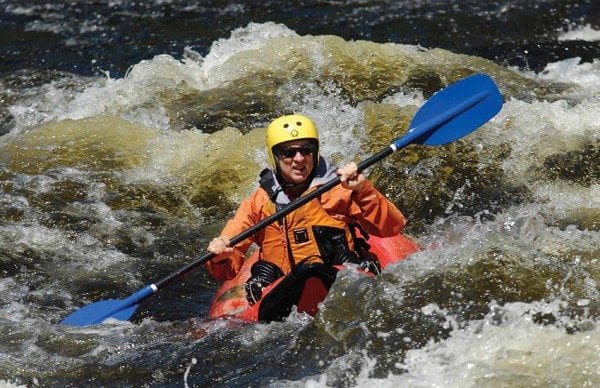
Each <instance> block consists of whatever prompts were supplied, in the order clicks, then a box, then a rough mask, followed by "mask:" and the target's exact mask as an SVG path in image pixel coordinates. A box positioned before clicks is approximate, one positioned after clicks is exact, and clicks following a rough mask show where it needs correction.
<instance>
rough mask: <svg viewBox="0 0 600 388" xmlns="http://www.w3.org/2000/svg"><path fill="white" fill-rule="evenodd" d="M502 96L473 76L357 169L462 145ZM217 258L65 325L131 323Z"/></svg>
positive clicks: (96, 306)
mask: <svg viewBox="0 0 600 388" xmlns="http://www.w3.org/2000/svg"><path fill="white" fill-rule="evenodd" d="M502 103H503V100H502V95H501V94H500V92H499V91H498V88H497V87H496V85H495V84H494V81H492V79H491V78H490V77H488V76H486V75H483V74H474V75H472V76H470V77H467V78H465V79H462V80H460V81H458V82H455V83H453V84H451V85H449V86H448V87H446V88H444V89H442V90H440V91H439V92H437V93H436V94H434V95H433V96H432V97H431V98H430V99H429V100H428V101H426V102H425V104H423V106H422V107H421V108H420V109H419V111H418V112H417V113H416V114H415V116H414V118H413V120H412V122H411V125H410V129H409V130H408V133H407V134H406V135H404V136H402V137H400V138H398V139H396V140H395V141H394V142H393V143H391V144H390V145H389V146H388V147H386V148H385V149H383V150H382V151H380V152H379V153H377V154H375V155H373V156H371V157H370V158H368V159H366V160H364V161H362V162H361V163H359V164H358V170H359V171H363V170H365V169H366V168H368V167H370V166H372V165H373V164H375V163H377V162H378V161H380V160H382V159H383V158H385V157H387V156H389V155H391V154H392V153H394V152H395V151H397V150H399V149H402V148H404V147H406V146H408V145H410V144H423V145H430V146H435V145H443V144H447V143H450V142H453V141H454V140H458V139H460V138H462V137H464V136H466V135H468V134H469V133H471V132H473V131H474V130H476V129H477V128H479V127H480V126H481V125H483V124H485V123H486V122H487V121H489V120H490V119H491V118H492V117H494V116H495V115H496V113H498V112H499V111H500V109H501V108H502ZM339 183H340V178H339V177H337V178H334V179H332V180H330V181H328V182H327V183H325V184H324V185H323V186H321V187H319V188H318V189H317V190H314V191H312V192H310V193H309V194H307V195H306V196H303V197H300V198H298V199H297V200H295V201H293V202H292V203H290V204H289V205H288V206H286V207H285V208H283V209H281V210H279V211H278V212H276V213H275V214H273V215H271V216H269V217H267V218H265V219H264V220H262V221H260V222H258V223H257V224H256V225H254V226H252V227H251V228H248V229H246V230H245V231H243V232H242V233H240V234H238V235H237V236H235V237H233V238H231V240H230V241H231V245H232V246H233V245H235V244H238V243H239V242H241V241H243V240H245V239H246V238H248V237H250V236H252V235H253V234H255V233H256V232H259V231H260V230H262V229H263V228H265V227H266V226H268V225H269V224H271V223H272V222H275V221H277V220H279V219H281V218H283V217H285V216H286V215H287V214H289V213H291V212H292V211H294V210H296V209H297V208H299V207H300V206H303V205H304V204H306V203H308V202H310V201H312V200H313V199H314V198H316V197H318V196H319V195H321V194H323V193H324V192H326V191H328V190H330V189H332V188H333V187H335V186H336V185H338V184H339ZM214 256H215V255H214V254H213V253H210V252H209V253H206V254H205V255H204V256H202V257H200V258H198V259H196V261H194V262H192V263H190V264H188V265H186V266H185V267H183V268H181V269H179V270H178V271H176V272H174V273H172V274H170V275H168V276H166V277H165V278H163V279H161V280H160V281H158V282H156V283H154V284H150V285H148V286H146V287H144V288H142V289H140V290H138V291H137V292H135V293H134V294H132V295H130V296H129V297H128V298H126V299H110V300H103V301H100V302H95V303H92V304H89V305H87V306H85V307H83V308H81V309H79V310H77V311H75V312H73V313H72V314H70V315H69V316H68V317H66V318H65V319H64V320H63V321H62V323H64V324H67V325H72V326H89V325H95V324H100V323H102V322H104V321H105V320H107V319H115V320H121V321H126V320H128V319H129V318H131V316H132V315H133V314H134V313H135V311H136V309H137V308H138V305H139V303H140V302H141V301H143V300H144V299H146V298H148V297H149V296H151V295H153V294H154V293H156V292H158V291H159V290H160V289H162V288H163V287H164V286H165V285H167V284H169V283H171V282H173V281H174V280H175V279H177V278H179V277H181V276H182V275H184V274H186V273H188V272H190V271H192V270H194V269H196V268H198V267H199V266H200V265H202V264H204V263H206V262H207V261H209V260H210V259H212V258H213V257H214Z"/></svg>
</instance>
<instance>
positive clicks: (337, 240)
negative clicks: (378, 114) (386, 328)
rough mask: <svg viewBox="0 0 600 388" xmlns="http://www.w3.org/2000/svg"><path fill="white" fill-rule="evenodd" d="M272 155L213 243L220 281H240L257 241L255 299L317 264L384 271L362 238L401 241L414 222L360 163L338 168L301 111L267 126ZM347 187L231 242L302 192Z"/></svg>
mask: <svg viewBox="0 0 600 388" xmlns="http://www.w3.org/2000/svg"><path fill="white" fill-rule="evenodd" d="M266 145H267V153H268V156H269V162H270V165H271V168H267V169H264V170H263V171H262V172H261V173H260V187H259V188H258V189H256V190H255V191H254V192H253V193H252V194H251V195H250V196H249V197H248V198H246V199H245V200H244V201H243V202H242V203H241V205H240V207H239V209H238V210H237V212H236V214H235V216H234V218H233V219H231V220H229V221H228V222H227V223H226V225H225V227H224V229H223V231H222V232H221V234H220V236H219V237H217V238H215V239H213V240H212V241H211V242H210V243H209V245H208V251H209V252H212V253H213V254H215V257H214V258H213V259H212V260H210V261H209V262H207V263H206V267H207V269H208V271H209V273H210V274H211V275H212V276H213V277H215V278H216V279H218V280H221V281H225V280H229V279H231V278H233V277H234V276H235V275H236V273H237V272H238V271H239V270H240V268H241V266H242V263H243V261H244V255H245V253H246V251H247V250H248V248H250V246H251V244H252V243H255V244H257V245H258V247H259V248H260V260H259V261H258V262H257V263H256V264H254V265H253V267H252V269H251V273H252V276H251V278H250V279H249V280H248V282H247V283H246V294H247V299H248V301H249V302H250V303H251V304H253V303H256V301H258V300H259V299H260V297H261V292H262V289H263V288H264V287H266V286H267V285H268V284H270V283H272V282H273V281H274V280H276V279H277V278H279V277H281V276H284V275H286V274H288V273H289V272H290V271H292V270H293V269H294V268H296V267H298V266H301V265H310V264H312V263H320V264H321V265H323V264H325V265H327V266H332V265H337V264H343V263H347V262H349V263H356V264H359V265H361V266H362V267H363V268H365V269H367V270H371V271H373V272H376V271H377V270H378V264H377V259H376V258H375V257H373V255H372V254H370V253H369V252H368V250H367V248H368V247H367V246H365V243H364V240H362V239H360V238H357V236H356V228H359V230H361V231H362V234H363V235H364V234H373V235H376V236H380V237H391V236H395V235H397V234H398V233H400V231H401V230H402V229H403V227H404V225H405V223H406V220H405V218H404V216H403V215H402V213H401V212H400V211H399V210H398V209H397V208H396V207H395V206H394V205H393V204H392V203H391V202H390V201H389V200H388V199H387V198H386V197H385V196H384V195H382V194H381V193H380V192H379V191H377V190H376V189H375V188H374V187H373V185H372V184H371V182H369V181H368V180H367V179H365V177H364V176H363V174H362V173H359V172H358V171H357V166H356V164H355V163H348V164H346V165H345V166H343V167H341V168H337V169H336V168H335V167H333V166H331V164H330V163H329V161H328V160H327V159H326V158H324V157H323V156H321V155H320V153H319V135H318V131H317V128H316V126H315V124H314V123H313V121H312V120H311V119H309V118H308V117H306V116H304V115H301V114H293V115H287V116H282V117H279V118H277V119H275V120H273V121H272V122H271V123H270V124H269V126H268V127H267V134H266ZM336 174H337V175H339V176H340V181H341V184H340V185H337V186H336V187H334V188H332V189H331V190H329V191H328V192H326V193H324V194H322V195H321V196H320V197H317V198H316V199H313V200H312V201H310V202H308V203H307V204H305V205H304V206H302V207H300V208H298V209H296V210H294V211H293V212H291V213H290V214H288V215H287V216H285V217H284V218H282V219H281V220H280V221H278V222H274V223H272V224H271V225H269V226H267V227H266V228H264V229H263V230H262V231H260V232H258V233H257V234H255V235H254V236H253V237H251V238H248V239H246V240H244V241H242V242H241V243H239V244H237V245H236V246H234V247H231V246H230V244H229V238H231V237H233V236H235V235H237V234H239V233H241V232H243V231H244V230H246V229H248V228H250V227H252V226H253V225H255V224H256V223H258V222H259V221H261V220H263V219H264V218H266V217H268V216H270V215H272V214H274V213H275V212H276V211H277V210H279V209H281V208H283V207H285V206H286V205H287V204H289V203H290V202H291V201H294V200H295V199H297V198H298V197H300V196H302V194H304V193H307V192H309V191H312V190H314V189H315V188H317V187H318V186H320V185H322V184H324V183H326V182H327V181H329V180H330V179H332V178H335V176H336Z"/></svg>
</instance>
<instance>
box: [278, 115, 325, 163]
mask: <svg viewBox="0 0 600 388" xmlns="http://www.w3.org/2000/svg"><path fill="white" fill-rule="evenodd" d="M300 139H313V140H314V141H315V143H316V145H317V152H316V155H314V157H315V167H316V166H317V162H318V160H319V151H318V145H319V132H318V131H317V127H316V126H315V123H313V121H312V120H311V119H309V118H308V117H306V116H304V115H301V114H293V115H287V116H281V117H278V118H276V119H275V120H273V121H271V124H269V126H268V127H267V138H266V141H267V153H268V154H269V162H270V163H271V165H272V166H273V167H274V168H276V167H277V163H276V162H275V155H274V148H275V147H276V146H277V145H279V144H282V143H285V142H288V141H291V140H300Z"/></svg>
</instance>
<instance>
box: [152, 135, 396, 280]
mask: <svg viewBox="0 0 600 388" xmlns="http://www.w3.org/2000/svg"><path fill="white" fill-rule="evenodd" d="M394 151H395V149H394V148H393V147H392V146H388V147H386V148H384V149H383V150H381V151H380V152H378V153H376V154H375V155H373V156H371V157H369V158H368V159H365V160H363V161H362V162H360V163H359V164H358V171H359V172H361V171H364V170H365V169H367V168H368V167H371V166H372V165H373V164H375V163H377V162H379V161H380V160H382V159H383V158H385V157H387V156H389V155H391V154H392V153H394ZM339 183H340V177H339V176H338V177H335V178H333V179H331V180H330V181H328V182H326V183H325V184H324V185H322V186H319V187H318V188H317V189H316V190H314V191H311V192H310V193H308V194H306V195H304V196H302V197H300V198H298V199H296V200H295V201H293V202H291V203H290V204H288V205H287V206H286V207H284V208H283V209H281V210H279V211H278V212H276V213H275V214H273V215H270V216H269V217H267V218H265V219H263V220H261V221H260V222H258V223H257V224H256V225H254V226H252V227H250V228H248V229H246V230H244V231H243V232H242V233H240V234H238V235H236V236H235V237H232V238H231V239H230V245H231V246H234V245H236V244H238V243H240V242H242V241H244V240H245V239H247V238H248V237H251V236H253V235H254V234H255V233H257V232H260V231H261V230H262V229H264V228H266V227H267V226H269V225H270V224H272V223H273V222H275V221H277V220H280V219H282V218H283V217H285V216H286V215H288V214H290V213H291V212H293V211H294V210H296V209H298V208H299V207H301V206H303V205H305V204H307V203H308V202H310V201H312V200H313V199H315V198H317V197H318V196H319V195H321V194H323V193H325V192H327V191H329V190H331V189H332V188H334V187H335V186H337V185H338V184H339ZM213 257H215V254H214V253H212V252H208V253H206V254H204V255H203V256H202V257H200V258H198V259H197V260H195V261H193V262H191V263H190V264H188V265H186V266H185V267H182V268H180V269H179V270H177V271H176V272H173V273H171V274H169V275H168V276H165V277H164V278H162V279H161V280H159V281H158V282H156V283H154V285H155V286H156V288H157V289H160V288H162V287H164V286H165V285H167V284H169V283H171V282H173V281H174V280H175V279H177V278H179V277H180V276H182V275H185V274H187V273H188V272H190V271H193V270H194V269H196V268H198V267H199V266H201V265H202V264H204V263H206V262H207V261H209V260H210V259H212V258H213Z"/></svg>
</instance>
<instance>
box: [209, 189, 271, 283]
mask: <svg viewBox="0 0 600 388" xmlns="http://www.w3.org/2000/svg"><path fill="white" fill-rule="evenodd" d="M257 195H258V190H257V191H256V192H254V193H253V194H252V195H251V196H250V197H248V198H246V199H245V200H243V201H242V203H241V204H240V207H239V208H238V210H237V211H236V213H235V216H234V217H233V218H232V219H230V220H229V221H227V223H226V224H225V227H224V228H223V230H222V231H221V234H220V236H224V237H228V238H232V237H234V236H236V235H238V234H240V233H241V232H243V231H244V230H246V229H248V228H250V227H252V226H253V225H255V224H256V223H257V222H258V221H260V219H259V217H260V214H259V211H260V209H256V206H255V204H256V199H255V197H256V196H257ZM253 242H255V238H254V237H248V238H247V239H245V240H244V241H242V242H240V243H238V244H236V246H235V247H234V251H233V253H231V254H230V255H229V256H226V255H219V256H216V257H214V258H213V259H211V260H209V261H208V262H206V264H205V267H206V269H207V271H208V273H209V274H210V275H211V276H212V277H214V278H215V279H217V280H220V281H225V280H229V279H232V278H233V277H235V275H236V274H237V273H238V272H239V270H240V268H241V267H242V264H243V263H244V257H245V254H246V251H247V250H248V248H249V247H250V245H251V244H252V243H253Z"/></svg>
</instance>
